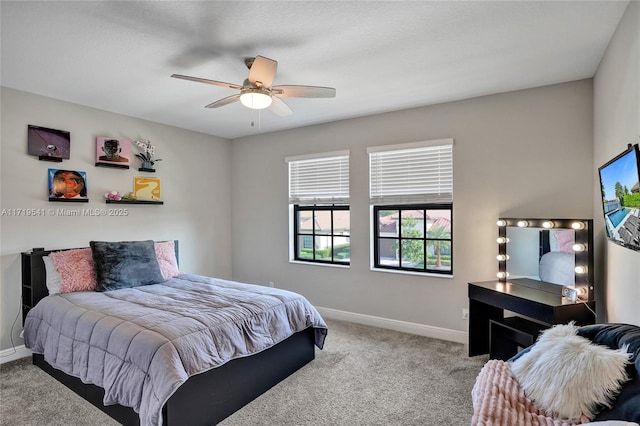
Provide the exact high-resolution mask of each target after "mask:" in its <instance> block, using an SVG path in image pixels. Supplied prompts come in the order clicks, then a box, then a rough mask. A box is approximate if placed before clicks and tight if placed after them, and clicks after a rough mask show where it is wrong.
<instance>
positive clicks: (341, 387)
mask: <svg viewBox="0 0 640 426" xmlns="http://www.w3.org/2000/svg"><path fill="white" fill-rule="evenodd" d="M327 323H328V325H329V335H328V337H327V341H326V344H325V348H324V350H322V351H320V350H316V359H315V360H314V361H312V362H311V363H309V364H308V365H306V366H305V367H303V368H302V369H300V370H299V371H298V372H296V373H295V374H293V375H292V376H290V377H288V378H287V379H285V380H284V381H283V382H281V383H279V384H278V385H276V386H275V387H273V388H272V389H271V390H269V391H268V392H266V393H265V394H263V395H262V396H260V397H259V398H257V399H256V400H254V401H253V402H251V403H250V404H248V405H247V406H245V407H244V408H242V409H241V410H239V411H237V412H236V413H235V414H233V415H231V416H230V417H228V418H227V419H226V420H224V421H223V422H222V423H221V425H223V426H247V425H265V426H267V425H269V426H273V425H292V426H293V425H296V426H299V425H327V426H329V425H332V426H333V425H345V426H347V425H348V426H354V425H367V426H370V425H385V426H386V425H403V426H410V425H421V426H431V425H433V426H449V425H451V426H460V425H469V424H470V420H471V416H472V414H473V408H472V405H471V388H472V387H473V384H474V382H475V378H476V376H477V374H478V373H479V371H480V369H481V368H482V366H483V365H484V363H485V362H486V361H487V357H484V356H480V357H473V358H469V357H467V355H466V348H465V346H464V345H461V344H457V343H451V342H446V341H442V340H437V339H430V338H426V337H421V336H415V335H411V334H405V333H400V332H395V331H390V330H384V329H379V328H375V327H368V326H363V325H358V324H352V323H347V322H341V321H333V320H328V321H327ZM116 424H117V423H116V422H115V421H113V420H112V419H111V418H109V417H108V416H107V415H106V414H103V413H102V412H101V411H100V410H98V409H97V408H95V407H93V406H92V405H91V404H89V403H87V402H85V401H84V400H82V399H81V398H80V397H79V396H77V395H76V394H74V393H73V392H71V391H70V390H68V389H67V388H65V387H64V386H62V385H61V384H60V383H58V382H57V381H56V380H54V379H53V378H51V377H50V376H49V375H47V374H46V373H44V372H43V371H41V370H39V369H38V368H36V367H34V366H33V365H31V363H30V359H22V360H16V361H12V362H10V363H6V364H3V365H2V366H0V425H2V426H17V425H33V426H41V425H42V426H44V425H78V426H80V425H92V426H94V425H96V426H101V425H105V426H106V425H116Z"/></svg>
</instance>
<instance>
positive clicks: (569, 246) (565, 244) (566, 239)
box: [554, 229, 576, 254]
mask: <svg viewBox="0 0 640 426" xmlns="http://www.w3.org/2000/svg"><path fill="white" fill-rule="evenodd" d="M554 235H555V237H556V239H557V240H558V251H560V252H563V253H571V254H573V245H574V244H575V242H576V233H575V231H574V230H573V229H557V230H555V232H554Z"/></svg>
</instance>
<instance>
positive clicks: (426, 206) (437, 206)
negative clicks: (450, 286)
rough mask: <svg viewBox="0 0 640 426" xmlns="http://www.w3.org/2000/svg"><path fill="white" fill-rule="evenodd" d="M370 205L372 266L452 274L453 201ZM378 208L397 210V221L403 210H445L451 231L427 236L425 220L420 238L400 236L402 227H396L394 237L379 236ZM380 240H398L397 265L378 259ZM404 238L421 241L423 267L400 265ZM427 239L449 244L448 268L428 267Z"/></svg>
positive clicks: (424, 272) (392, 269)
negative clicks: (384, 262)
mask: <svg viewBox="0 0 640 426" xmlns="http://www.w3.org/2000/svg"><path fill="white" fill-rule="evenodd" d="M371 207H372V218H373V229H372V235H373V238H372V245H373V262H372V268H373V269H378V270H388V271H393V272H400V271H401V272H410V273H418V274H421V275H422V274H437V275H441V276H448V277H450V276H453V203H415V204H414V203H411V204H385V205H373V206H371ZM380 210H398V215H399V221H400V222H401V221H402V211H403V210H423V211H425V212H426V211H428V210H447V211H449V214H450V218H451V219H450V220H449V224H450V226H451V231H450V235H449V238H432V237H429V236H428V231H427V229H426V225H427V221H423V228H422V233H423V236H422V237H420V238H416V237H403V236H402V228H399V229H398V235H397V236H396V237H381V236H380V228H379V223H378V212H379V211H380ZM381 240H397V241H398V266H394V265H384V264H382V263H381V261H380V244H379V243H380V241H381ZM403 240H405V241H407V240H409V241H410V240H419V241H422V242H423V258H424V267H423V268H413V267H408V266H402V241H403ZM429 241H445V242H448V243H449V246H450V265H449V269H448V270H442V269H433V268H429V267H428V262H427V258H428V257H427V255H428V254H427V249H428V244H427V243H428V242H429Z"/></svg>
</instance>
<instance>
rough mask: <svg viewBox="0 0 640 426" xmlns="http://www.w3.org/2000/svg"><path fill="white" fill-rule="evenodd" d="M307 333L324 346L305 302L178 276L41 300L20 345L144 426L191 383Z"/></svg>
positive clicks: (276, 292) (322, 327)
mask: <svg viewBox="0 0 640 426" xmlns="http://www.w3.org/2000/svg"><path fill="white" fill-rule="evenodd" d="M307 327H314V328H315V344H316V346H318V348H320V349H322V346H323V344H324V339H325V336H326V334H327V327H326V324H325V322H324V321H323V319H322V318H321V316H320V315H319V314H318V312H317V311H316V309H315V308H314V307H313V306H312V305H311V304H310V303H309V302H308V301H307V300H306V299H305V298H304V297H302V296H301V295H299V294H296V293H292V292H289V291H285V290H280V289H274V288H269V287H264V286H257V285H251V284H241V283H236V282H231V281H225V280H219V279H214V278H208V277H202V276H198V275H190V274H183V275H180V276H179V277H176V278H172V279H170V280H168V281H167V282H165V283H163V284H154V285H148V286H142V287H134V288H129V289H121V290H116V291H110V292H104V293H100V292H78V293H68V294H63V295H52V296H48V297H46V298H44V299H42V300H41V301H40V302H39V303H38V304H37V305H36V306H35V307H34V308H33V309H32V310H31V311H30V312H29V314H28V316H27V319H26V321H25V326H24V337H25V344H26V346H27V347H28V348H30V349H31V350H32V351H33V352H36V353H40V354H44V357H45V360H46V361H47V362H49V363H50V364H51V365H53V366H54V367H56V368H58V369H60V370H62V371H64V372H65V373H67V374H70V375H72V376H75V377H79V378H80V379H81V380H82V381H83V382H85V383H93V384H95V385H98V386H100V387H102V388H104V389H105V396H104V404H105V405H109V404H114V403H118V404H120V405H124V406H128V407H133V409H134V410H135V411H136V412H138V413H139V415H140V423H141V424H142V425H158V424H161V423H162V406H163V405H164V404H165V402H166V401H167V400H168V399H169V397H170V396H171V395H172V394H173V393H174V392H175V391H176V389H177V388H178V387H179V386H180V385H181V384H182V383H184V382H185V381H186V380H187V379H188V378H189V377H190V376H192V375H195V374H198V373H202V372H204V371H207V370H210V369H212V368H215V367H218V366H220V365H222V364H224V363H226V362H227V361H230V360H232V359H234V358H239V357H244V356H248V355H251V354H255V353H257V352H260V351H262V350H265V349H267V348H269V347H271V346H273V345H275V344H277V343H279V342H281V341H282V340H284V339H286V338H287V337H289V336H291V335H292V334H294V333H296V332H298V331H301V330H303V329H305V328H307Z"/></svg>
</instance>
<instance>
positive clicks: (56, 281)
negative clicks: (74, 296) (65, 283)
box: [42, 256, 62, 294]
mask: <svg viewBox="0 0 640 426" xmlns="http://www.w3.org/2000/svg"><path fill="white" fill-rule="evenodd" d="M42 261H43V262H44V269H45V271H46V284H47V290H49V294H56V293H60V286H61V285H62V282H61V281H60V273H59V272H58V270H57V269H56V265H55V264H54V263H53V258H52V257H51V256H42Z"/></svg>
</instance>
